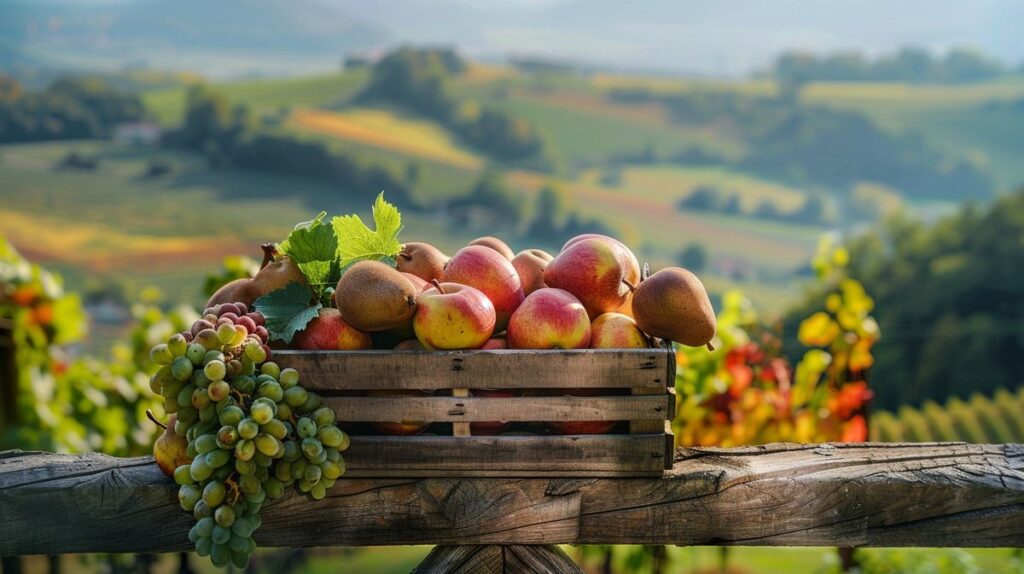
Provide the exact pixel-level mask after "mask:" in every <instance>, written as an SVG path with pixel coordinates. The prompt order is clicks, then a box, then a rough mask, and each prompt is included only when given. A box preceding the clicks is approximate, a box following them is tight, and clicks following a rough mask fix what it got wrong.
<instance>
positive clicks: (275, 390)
mask: <svg viewBox="0 0 1024 574" xmlns="http://www.w3.org/2000/svg"><path fill="white" fill-rule="evenodd" d="M293 388H294V387H293ZM256 395H257V396H260V397H265V398H268V399H270V400H272V401H274V402H275V403H279V402H281V399H283V398H284V390H282V389H281V385H279V384H278V383H277V381H266V382H265V383H263V384H261V385H260V386H259V387H258V388H257V389H256Z"/></svg>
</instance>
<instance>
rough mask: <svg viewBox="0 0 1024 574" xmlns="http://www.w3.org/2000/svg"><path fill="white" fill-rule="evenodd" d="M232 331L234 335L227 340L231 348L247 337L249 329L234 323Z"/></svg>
mask: <svg viewBox="0 0 1024 574" xmlns="http://www.w3.org/2000/svg"><path fill="white" fill-rule="evenodd" d="M234 331H235V333H234V336H233V337H231V341H229V342H228V346H229V347H231V348H235V347H237V346H239V345H241V344H242V343H244V342H245V340H246V339H248V338H249V330H248V329H246V328H245V327H243V326H241V325H235V326H234Z"/></svg>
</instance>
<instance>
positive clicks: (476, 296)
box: [412, 280, 495, 350]
mask: <svg viewBox="0 0 1024 574" xmlns="http://www.w3.org/2000/svg"><path fill="white" fill-rule="evenodd" d="M494 321H495V313H494V304H493V303H491V300H490V299H488V298H487V296H486V295H484V294H483V293H482V292H481V291H480V290H479V289H475V288H473V287H470V286H469V285H462V284H460V283H439V282H438V281H436V280H435V281H434V286H433V287H431V288H429V289H427V290H426V291H424V292H423V293H420V297H419V307H418V308H417V309H416V316H415V317H414V318H413V320H412V326H413V330H414V331H415V332H416V338H417V339H418V340H419V342H420V343H423V346H424V347H426V348H427V349H430V350H455V349H476V348H479V347H480V346H481V345H483V344H484V343H486V342H487V340H488V339H490V338H491V335H492V334H493V333H494Z"/></svg>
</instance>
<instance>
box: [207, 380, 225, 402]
mask: <svg viewBox="0 0 1024 574" xmlns="http://www.w3.org/2000/svg"><path fill="white" fill-rule="evenodd" d="M206 392H207V393H209V395H210V400H212V401H213V402H220V401H223V400H224V399H226V398H227V397H228V395H229V394H230V393H231V385H229V384H228V383H227V381H214V382H212V383H210V386H209V387H207V388H206Z"/></svg>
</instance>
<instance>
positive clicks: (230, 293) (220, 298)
mask: <svg viewBox="0 0 1024 574" xmlns="http://www.w3.org/2000/svg"><path fill="white" fill-rule="evenodd" d="M255 292H256V291H255V289H254V288H253V284H252V278H251V277H243V278H241V279H235V280H234V281H231V282H229V283H227V284H225V285H223V286H222V287H221V288H220V289H217V291H215V292H214V294H213V295H211V296H210V300H209V301H207V302H206V308H210V307H213V306H214V305H220V304H221V303H245V304H246V305H252V302H253V301H255V300H256V295H255V294H254V293H255Z"/></svg>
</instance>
